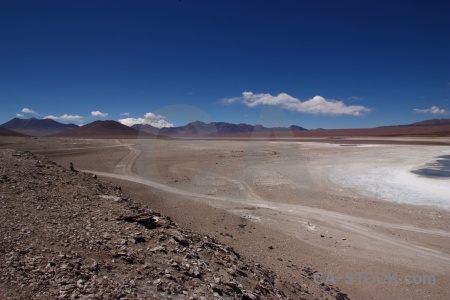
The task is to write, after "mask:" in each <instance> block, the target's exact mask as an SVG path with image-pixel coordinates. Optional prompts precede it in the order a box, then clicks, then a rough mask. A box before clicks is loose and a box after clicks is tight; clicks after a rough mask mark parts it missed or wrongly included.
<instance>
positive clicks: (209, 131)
mask: <svg viewBox="0 0 450 300" xmlns="http://www.w3.org/2000/svg"><path fill="white" fill-rule="evenodd" d="M0 126H1V127H0V136H24V135H28V136H38V137H42V136H54V137H89V138H138V137H139V138H154V137H156V136H159V137H162V136H167V137H177V136H186V137H195V136H204V137H208V136H218V137H273V136H278V137H333V136H400V135H408V136H411V135H428V136H450V119H432V120H425V121H421V122H417V123H412V124H408V125H393V126H381V127H376V128H357V129H322V128H320V130H307V129H305V128H303V127H300V126H296V125H292V126H289V127H272V128H268V127H264V126H262V125H249V124H243V123H240V124H233V123H226V122H211V123H204V122H201V121H195V122H191V123H188V124H186V125H184V126H177V127H164V128H156V127H153V126H151V125H148V124H137V125H133V126H131V127H129V126H126V125H123V124H121V123H119V122H117V121H112V120H107V121H95V122H92V123H89V124H86V125H84V126H77V125H75V124H63V123H59V122H57V121H55V120H52V119H42V120H40V119H36V118H30V119H19V118H14V119H12V120H10V121H8V122H6V123H4V124H2V125H0Z"/></svg>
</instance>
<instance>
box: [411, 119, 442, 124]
mask: <svg viewBox="0 0 450 300" xmlns="http://www.w3.org/2000/svg"><path fill="white" fill-rule="evenodd" d="M442 125H450V119H431V120H425V121H421V122H416V123H413V124H411V125H409V126H442Z"/></svg>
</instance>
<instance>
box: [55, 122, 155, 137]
mask: <svg viewBox="0 0 450 300" xmlns="http://www.w3.org/2000/svg"><path fill="white" fill-rule="evenodd" d="M53 136H55V137H90V138H137V137H139V138H150V137H155V135H152V134H149V133H145V132H139V131H138V130H136V129H134V128H131V127H128V126H126V125H123V124H121V123H119V122H117V121H112V120H106V121H95V122H92V123H89V124H86V125H84V126H81V127H78V128H74V129H71V130H68V131H64V132H61V133H58V134H55V135H53Z"/></svg>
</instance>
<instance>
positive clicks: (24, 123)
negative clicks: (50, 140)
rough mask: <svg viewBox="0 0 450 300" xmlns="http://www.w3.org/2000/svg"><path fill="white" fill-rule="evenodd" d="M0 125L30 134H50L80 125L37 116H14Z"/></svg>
mask: <svg viewBox="0 0 450 300" xmlns="http://www.w3.org/2000/svg"><path fill="white" fill-rule="evenodd" d="M0 126H1V127H3V128H6V129H10V130H13V131H15V132H18V133H22V134H25V135H30V136H49V135H53V134H57V133H60V132H63V131H66V130H69V129H73V128H77V127H78V125H75V124H63V123H60V122H57V121H55V120H52V119H42V120H41V119H36V118H30V119H20V118H14V119H12V120H10V121H8V122H6V123H3V124H2V125H0Z"/></svg>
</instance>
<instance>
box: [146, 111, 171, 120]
mask: <svg viewBox="0 0 450 300" xmlns="http://www.w3.org/2000/svg"><path fill="white" fill-rule="evenodd" d="M144 117H145V118H146V119H149V120H161V119H165V118H166V117H164V116H161V115H155V114H154V113H152V112H148V113H146V114H145V115H144Z"/></svg>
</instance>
